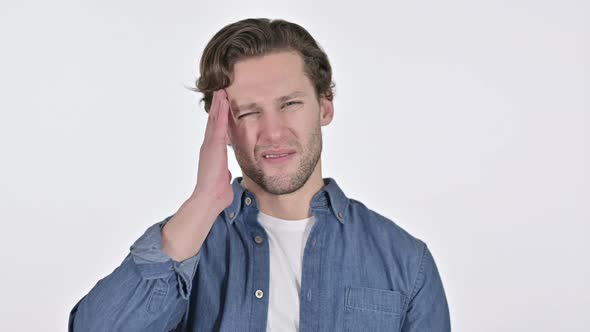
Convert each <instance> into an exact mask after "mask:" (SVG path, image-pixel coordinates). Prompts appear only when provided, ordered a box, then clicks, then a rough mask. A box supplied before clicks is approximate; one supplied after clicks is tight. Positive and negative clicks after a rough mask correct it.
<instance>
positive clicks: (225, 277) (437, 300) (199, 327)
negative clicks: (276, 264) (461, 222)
mask: <svg viewBox="0 0 590 332" xmlns="http://www.w3.org/2000/svg"><path fill="white" fill-rule="evenodd" d="M241 180H242V177H237V178H235V179H234V180H233V182H232V187H233V192H234V200H233V202H232V204H231V205H230V206H228V207H227V208H226V209H225V210H223V211H222V212H221V213H220V214H219V215H218V217H217V219H216V220H215V222H214V224H213V226H212V228H211V230H210V232H209V234H208V235H207V238H206V239H205V242H204V243H203V246H202V247H201V249H200V250H199V252H198V253H197V254H196V255H195V256H193V257H191V258H189V259H187V260H185V261H182V262H176V261H173V260H172V259H170V257H169V256H168V255H166V253H164V252H163V251H162V249H161V228H162V226H163V225H164V224H165V223H166V222H167V221H168V220H170V219H171V218H172V217H173V215H171V216H168V217H167V218H165V219H164V220H162V221H160V222H158V223H156V224H154V225H152V226H151V227H149V228H148V229H147V230H146V232H145V233H144V234H143V235H142V236H141V237H140V238H139V239H138V240H137V241H136V242H135V243H134V244H133V245H132V246H131V248H130V253H129V254H128V255H127V257H126V258H125V259H124V260H123V262H122V263H121V265H120V266H119V267H117V268H116V269H115V270H114V271H113V272H112V273H111V274H109V275H108V276H106V277H105V278H103V279H101V280H99V281H98V283H97V284H96V285H95V286H94V287H93V288H92V289H91V290H90V292H89V293H88V294H87V295H85V296H84V297H83V298H82V299H81V300H80V301H79V302H78V303H77V304H76V305H75V306H74V308H73V309H72V310H71V313H70V318H69V331H125V332H129V331H199V332H201V331H266V323H267V314H268V298H269V291H268V290H269V271H270V270H269V247H268V243H267V237H266V233H265V231H264V229H263V228H262V226H261V225H260V224H259V223H258V221H257V216H258V202H257V200H256V197H255V196H254V194H252V193H251V192H250V191H248V190H246V189H245V188H244V187H242V186H241V184H240V182H241ZM323 181H324V187H323V188H322V189H321V190H320V191H319V192H318V193H316V194H315V195H314V197H313V199H312V201H311V203H310V214H313V215H314V216H315V218H316V223H315V224H314V225H313V227H312V229H311V232H310V234H309V238H308V240H307V243H306V244H305V249H304V256H303V264H302V276H301V292H300V318H299V331H300V332H311V331H345V332H347V331H348V332H352V331H363V332H380V331H389V332H393V331H404V332H418V331H421V332H422V331H424V332H426V331H440V332H447V331H450V330H451V328H450V319H449V308H448V304H447V300H446V296H445V292H444V289H443V284H442V281H441V278H440V276H439V273H438V270H437V267H436V264H435V262H434V259H433V256H432V254H431V252H430V251H429V249H428V247H427V246H426V244H425V243H424V242H423V241H421V240H419V239H417V238H415V237H413V236H412V235H410V234H409V233H408V232H406V231H405V230H403V229H402V228H401V227H399V226H398V225H397V224H395V223H394V222H393V221H391V220H390V219H387V218H386V217H384V216H382V215H380V214H378V213H377V212H374V211H372V210H371V209H369V208H367V207H366V206H365V205H364V204H363V203H361V202H359V201H357V200H354V199H351V198H348V197H347V196H346V195H345V194H344V192H343V191H342V190H341V189H340V187H339V186H338V184H337V183H336V181H335V180H334V179H333V178H324V179H323ZM256 237H261V238H262V241H260V238H258V239H257V241H255V238H256Z"/></svg>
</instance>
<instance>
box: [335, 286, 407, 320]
mask: <svg viewBox="0 0 590 332" xmlns="http://www.w3.org/2000/svg"><path fill="white" fill-rule="evenodd" d="M403 297H404V296H403V295H402V293H400V292H398V291H394V290H387V289H378V288H368V287H347V288H346V296H345V306H346V308H349V309H363V310H372V311H378V312H385V313H390V314H398V315H399V314H400V312H401V311H402V306H403Z"/></svg>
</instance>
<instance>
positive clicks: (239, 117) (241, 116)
mask: <svg viewBox="0 0 590 332" xmlns="http://www.w3.org/2000/svg"><path fill="white" fill-rule="evenodd" d="M256 113H258V112H250V113H246V114H242V115H240V116H238V119H241V118H243V117H245V116H248V115H250V114H256Z"/></svg>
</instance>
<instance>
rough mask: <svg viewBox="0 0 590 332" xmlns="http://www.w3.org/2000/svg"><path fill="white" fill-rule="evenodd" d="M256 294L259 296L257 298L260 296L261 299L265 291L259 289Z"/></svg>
mask: <svg viewBox="0 0 590 332" xmlns="http://www.w3.org/2000/svg"><path fill="white" fill-rule="evenodd" d="M254 294H255V295H256V297H257V298H259V299H261V298H262V297H263V296H264V293H263V292H262V291H261V290H260V289H258V290H257V291H256V293H254Z"/></svg>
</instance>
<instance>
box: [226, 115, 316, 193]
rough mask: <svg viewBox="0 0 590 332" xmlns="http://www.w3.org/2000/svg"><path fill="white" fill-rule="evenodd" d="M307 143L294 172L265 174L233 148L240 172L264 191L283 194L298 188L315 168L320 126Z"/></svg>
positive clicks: (260, 168)
mask: <svg viewBox="0 0 590 332" xmlns="http://www.w3.org/2000/svg"><path fill="white" fill-rule="evenodd" d="M308 142H309V144H308V146H307V147H306V148H307V149H304V150H303V151H302V152H303V154H302V155H301V156H300V158H301V159H300V162H299V165H297V169H296V170H295V172H294V173H292V174H291V173H283V174H280V175H274V176H270V175H267V174H266V173H265V172H264V170H263V168H262V167H261V166H260V165H259V164H257V163H256V162H253V161H252V160H250V159H249V158H248V157H247V156H246V155H243V154H242V153H241V151H239V149H234V152H235V156H236V160H237V161H238V164H239V165H240V168H241V169H242V172H243V173H244V174H245V175H246V176H248V177H249V178H250V179H252V181H253V182H254V183H256V184H257V185H258V186H259V187H260V188H262V189H263V190H264V191H266V192H268V193H270V194H273V195H285V194H290V193H292V192H295V191H297V190H299V189H300V188H301V187H303V185H305V183H306V182H307V180H309V178H310V176H311V174H312V173H313V171H314V170H315V168H316V165H317V163H318V161H319V160H320V156H321V153H322V132H321V126H319V125H318V126H317V127H316V128H315V130H313V131H312V133H311V134H310V136H309V140H308Z"/></svg>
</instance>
